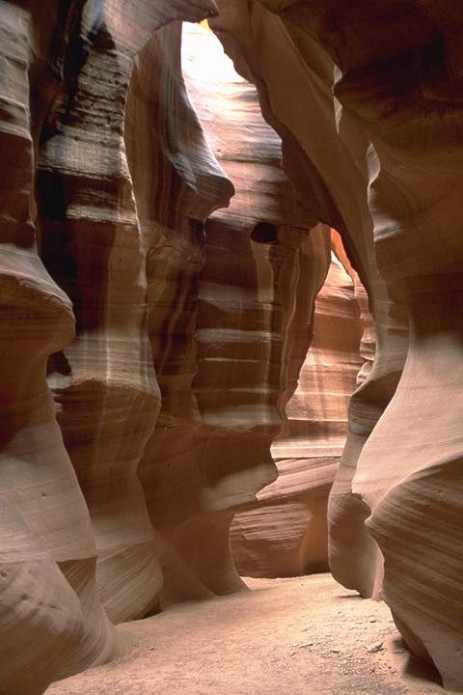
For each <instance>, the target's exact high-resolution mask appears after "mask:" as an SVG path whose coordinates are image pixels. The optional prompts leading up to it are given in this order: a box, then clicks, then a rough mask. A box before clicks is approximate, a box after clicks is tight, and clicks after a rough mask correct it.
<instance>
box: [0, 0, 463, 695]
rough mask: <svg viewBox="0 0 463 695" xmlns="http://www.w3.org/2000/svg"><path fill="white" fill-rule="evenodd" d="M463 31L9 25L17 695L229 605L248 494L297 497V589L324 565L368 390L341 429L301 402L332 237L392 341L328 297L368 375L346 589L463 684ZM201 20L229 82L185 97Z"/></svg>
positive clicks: (84, 12) (121, 12) (193, 15)
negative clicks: (181, 618)
mask: <svg viewBox="0 0 463 695" xmlns="http://www.w3.org/2000/svg"><path fill="white" fill-rule="evenodd" d="M460 9H461V8H460V7H459V4H458V3H457V2H456V0H435V1H434V0H409V2H402V1H401V0H368V1H367V0H353V1H352V2H350V3H339V2H335V0H323V1H321V0H314V1H311V2H308V0H307V1H303V0H299V1H298V0H261V1H257V0H252V1H251V2H249V1H248V0H216V1H215V2H214V0H193V2H187V1H186V0H160V1H159V2H156V3H149V2H147V1H146V0H134V1H133V2H130V3H128V2H121V0H87V2H84V0H65V1H64V2H58V0H55V1H52V2H48V3H36V2H32V0H21V1H19V0H18V1H17V2H16V1H11V2H6V1H5V0H4V1H0V32H1V36H2V40H1V42H0V53H1V56H2V59H1V61H0V97H1V98H0V144H1V148H2V149H1V153H2V171H1V173H0V221H1V223H0V244H1V250H2V253H1V254H0V288H1V293H0V313H1V317H2V322H1V333H0V346H1V361H0V396H1V399H0V408H1V428H0V462H1V463H0V480H1V503H2V520H3V524H2V527H1V530H0V534H1V539H2V544H1V550H0V564H1V568H0V594H1V599H0V637H1V639H0V664H1V668H0V691H1V692H2V693H5V695H13V693H14V694H15V695H16V694H17V693H21V694H24V695H28V694H29V693H31V694H34V693H41V692H43V691H44V689H45V688H46V686H47V684H48V683H49V682H50V681H51V680H52V679H53V678H57V677H59V676H62V675H66V674H68V673H72V672H75V671H77V670H81V669H84V668H87V667H89V666H92V665H95V664H98V663H103V662H105V661H107V660H109V659H111V658H114V657H116V656H118V655H120V654H123V653H124V651H125V650H126V649H127V648H128V645H127V644H126V642H125V641H124V640H123V639H122V638H121V637H120V635H119V634H118V632H117V630H116V629H115V627H114V623H116V622H118V621H120V620H128V619H134V618H138V617H141V616H143V615H146V614H149V613H152V612H155V611H157V610H158V609H159V608H160V607H162V605H163V604H165V603H167V602H170V601H176V600H180V599H184V598H194V597H200V596H212V595H215V594H221V593H227V592H229V591H235V590H238V589H240V588H242V582H241V580H240V578H239V576H238V573H237V571H236V568H235V566H234V564H233V561H232V556H231V551H230V543H229V528H230V524H231V521H232V518H233V516H234V515H235V514H236V513H237V512H239V513H241V514H242V513H246V514H247V515H248V518H249V514H251V516H252V512H251V511H250V510H251V508H252V505H254V504H255V501H256V495H257V496H258V497H259V501H258V504H257V508H255V509H267V510H268V509H271V510H272V512H271V514H273V512H274V511H275V510H274V509H273V508H274V507H277V506H278V505H279V504H280V502H279V501H278V500H282V499H285V501H286V500H288V501H290V504H289V510H290V517H291V518H290V522H291V523H290V524H289V526H290V527H292V528H294V529H295V532H294V535H293V536H292V539H291V540H288V541H286V540H285V541H284V545H285V548H286V549H287V550H288V558H287V562H288V565H290V564H291V563H292V565H293V566H295V567H297V568H298V571H303V570H304V569H317V568H319V567H323V566H324V563H325V562H326V556H325V555H324V552H325V550H324V544H322V543H321V538H322V537H324V536H323V534H325V535H326V527H324V521H323V514H322V509H323V506H324V505H325V501H323V502H322V503H320V500H326V491H327V485H328V478H329V479H330V480H331V477H332V473H333V458H332V456H331V453H329V452H330V451H332V450H333V448H334V450H335V451H336V456H335V457H334V458H338V455H339V453H340V448H341V438H342V432H341V430H342V428H343V427H345V421H343V416H342V415H341V401H342V402H344V403H345V402H346V399H347V395H348V391H349V389H350V388H352V387H353V380H354V371H355V369H354V368H352V360H348V362H349V366H350V369H349V370H347V369H346V370H344V368H343V376H342V377H341V376H340V372H339V371H338V369H337V368H336V370H333V372H332V376H333V384H335V385H334V386H333V390H334V391H335V393H338V395H339V399H338V398H337V397H336V396H334V397H333V400H332V401H331V400H330V401H329V403H330V405H329V406H328V405H327V404H326V403H323V404H322V403H321V401H323V394H324V392H325V389H326V387H325V385H323V386H322V390H321V391H320V390H318V389H315V388H314V383H315V381H316V380H315V379H314V378H313V375H311V376H310V380H309V381H307V379H308V375H309V374H310V372H311V370H312V367H313V365H314V364H317V373H323V370H320V362H321V363H322V366H323V361H324V359H325V357H324V356H323V357H321V353H320V352H317V351H320V350H323V347H322V346H323V341H324V340H326V341H328V343H329V344H330V345H331V344H332V339H331V337H330V336H331V335H332V333H331V331H332V329H330V328H329V327H328V324H327V323H326V321H325V324H326V325H325V327H324V321H322V317H323V316H324V315H325V314H324V309H323V308H322V306H323V301H324V299H323V295H322V296H321V298H320V304H319V306H320V307H321V311H320V314H319V316H320V319H319V326H318V329H317V323H316V321H315V322H314V318H313V303H314V299H315V296H316V294H317V292H318V291H319V289H320V287H321V285H322V284H323V282H324V279H325V276H326V274H327V272H328V270H329V259H330V256H329V251H330V243H329V237H328V232H327V229H328V226H329V227H334V228H336V229H337V230H338V231H339V233H340V234H341V237H342V241H343V245H344V248H345V250H346V253H347V256H348V258H349V261H350V263H351V264H352V266H353V267H354V268H355V270H356V272H357V273H358V276H359V278H360V280H361V283H362V284H363V286H364V287H365V290H366V293H367V295H368V304H369V308H370V310H371V313H372V316H373V320H374V334H375V336H376V338H375V340H376V350H375V355H374V359H372V349H371V348H372V344H373V342H374V341H373V331H372V329H371V327H370V326H367V328H366V330H364V333H363V337H362V339H361V342H360V348H358V349H355V350H354V347H353V342H354V336H355V344H356V345H357V342H358V340H359V337H360V336H359V313H358V309H356V310H355V312H354V311H353V309H354V306H359V307H360V314H362V315H363V316H366V300H365V296H364V295H363V294H362V288H361V285H360V283H359V282H358V281H357V280H356V279H355V275H354V274H352V276H351V280H348V279H347V278H346V277H345V276H343V277H342V278H341V277H338V279H337V280H336V281H335V283H334V286H335V287H336V288H338V289H336V292H335V294H336V293H338V300H339V291H340V290H339V288H340V287H344V290H345V291H346V292H347V296H348V299H347V298H346V295H345V294H344V290H343V292H342V293H341V294H343V297H344V299H345V302H346V307H349V309H348V311H347V314H348V315H352V321H353V325H352V323H351V320H350V319H349V327H350V328H349V331H352V332H347V333H346V334H345V335H344V336H343V339H344V340H345V341H346V342H345V344H344V341H340V343H339V345H341V344H342V346H343V347H342V350H341V349H340V350H339V353H340V354H341V355H348V354H349V355H353V354H355V357H354V358H353V361H354V362H355V364H356V365H357V364H359V354H360V355H361V356H362V357H363V358H365V360H366V361H365V364H364V366H363V367H362V369H361V372H360V375H359V377H358V379H357V383H356V386H355V390H354V393H353V395H352V397H351V399H350V402H349V414H348V426H347V439H346V444H345V446H344V448H343V452H342V455H341V456H340V462H339V468H338V472H337V474H336V477H335V480H334V484H333V487H332V490H331V494H330V498H329V504H328V517H329V518H328V531H329V562H330V567H331V571H332V572H333V574H334V576H335V577H336V578H337V579H338V580H339V581H340V582H342V583H344V584H345V585H346V586H348V587H350V588H355V589H357V590H358V591H359V592H360V593H361V594H362V595H367V596H370V595H378V596H379V595H380V594H381V595H382V596H383V597H384V598H385V600H386V601H387V602H388V604H389V605H390V607H391V610H392V612H393V614H394V618H395V620H396V622H397V625H398V626H399V628H400V630H401V632H402V634H403V636H404V638H405V639H406V641H407V642H408V644H409V645H410V647H411V648H412V650H413V651H414V652H415V653H416V654H418V655H420V656H423V657H425V658H428V659H430V660H431V661H433V662H434V663H435V664H436V666H437V668H438V669H439V671H440V673H441V675H442V677H443V680H444V684H445V686H446V687H448V688H453V689H459V688H460V689H461V688H462V687H463V671H462V661H461V658H460V656H461V655H460V649H461V642H462V637H463V635H462V633H461V630H462V628H461V626H462V625H463V614H462V606H463V592H462V584H461V552H460V548H461V546H462V541H463V539H462V530H461V523H460V518H461V512H462V508H461V507H462V503H461V498H462V496H461V487H462V480H461V477H462V476H461V470H460V469H461V466H460V458H461V443H460V438H459V434H458V433H459V424H460V420H461V417H460V416H461V413H460V410H461V406H460V402H461V399H460V397H459V390H460V389H459V387H460V380H461V372H462V370H461V368H460V363H461V355H460V343H461V335H462V326H461V316H462V311H461V306H460V304H461V302H460V294H461V272H462V242H461V235H460V233H459V226H460V217H461V215H460V210H459V208H460V200H461V193H462V192H461V190H460V189H461V186H462V183H461V174H460V171H461V161H460V160H461V146H460V143H461V137H460V128H461V126H460V122H461V118H460V103H461V80H460V78H459V76H460V73H461V64H462V60H461V48H460V45H461V41H460V39H461V18H460ZM212 15H214V16H215V18H214V20H213V21H212V22H211V25H212V26H213V28H214V31H216V33H217V35H218V37H219V38H220V40H221V41H222V42H223V45H224V47H225V49H226V51H227V52H228V54H229V55H230V56H231V57H232V59H233V61H234V63H235V66H236V68H237V70H238V72H239V73H240V74H241V76H242V77H243V78H244V79H241V78H239V77H237V76H236V75H233V76H232V73H231V72H230V71H229V72H228V73H227V74H228V77H227V78H220V77H219V76H218V74H217V68H218V66H219V63H220V60H223V59H220V60H219V59H218V58H217V59H210V60H209V62H207V63H206V67H207V77H206V78H203V77H201V75H200V74H199V73H198V72H195V61H199V53H200V48H199V38H198V37H199V34H198V32H199V29H196V30H195V31H196V34H195V31H193V32H192V33H191V36H192V43H191V47H192V52H190V53H188V52H187V56H186V63H184V67H183V69H182V66H181V52H180V48H181V25H180V23H179V20H184V19H186V20H193V21H195V20H198V19H202V18H204V17H206V16H212ZM195 37H196V38H195ZM211 41H215V39H214V37H213V36H212V35H211V34H208V35H207V38H206V39H204V42H205V43H204V45H206V43H207V42H211ZM201 45H203V43H202V44H201ZM201 50H202V49H201ZM188 56H189V57H190V63H189V64H188ZM196 67H197V66H196ZM183 73H184V74H183ZM202 74H204V73H202ZM192 102H193V103H192ZM259 110H261V113H262V116H263V118H262V116H261V113H260V112H259ZM264 119H265V120H264ZM270 126H271V127H270ZM272 127H273V129H274V130H272ZM274 131H276V133H277V134H278V136H279V137H277V135H276V134H275V132H274ZM280 138H281V139H280ZM281 159H283V164H284V169H285V171H286V174H284V173H283V169H282V168H281V163H280V160H281ZM234 192H235V195H234V197H232V196H233V193H234ZM230 199H232V202H231V204H230V205H229V202H230ZM228 205H229V207H227V206H228ZM336 244H337V246H336V248H337V254H338V257H342V254H343V253H344V251H343V249H342V248H341V247H340V246H339V243H338V242H336ZM344 267H345V268H347V267H348V264H347V263H344ZM338 270H340V269H339V268H338ZM333 272H334V271H333ZM336 272H337V271H336ZM338 275H339V273H338ZM332 277H333V274H332V275H331V277H330V278H329V282H328V285H327V287H326V290H328V288H329V283H330V282H331V278H332ZM339 283H340V284H339ZM347 287H348V288H349V289H348V290H347V289H346V288H347ZM344 299H343V302H344ZM338 300H336V301H338ZM354 300H355V301H354ZM335 304H336V302H335ZM354 314H355V317H354ZM333 320H334V318H333ZM338 320H340V319H336V321H338ZM409 325H410V329H409ZM314 330H315V344H314V352H313V353H312V357H309V359H308V360H306V362H305V367H302V366H303V365H304V360H305V358H306V354H307V349H308V346H309V344H310V342H311V340H312V337H313V335H312V334H313V332H314ZM317 330H318V331H319V333H318V335H317ZM323 336H325V337H323ZM351 340H352V344H351ZM338 356H339V355H338ZM343 362H345V359H344V358H343V357H342V356H341V358H340V360H339V362H336V364H342V363H343ZM311 365H312V366H311ZM301 367H302V376H301V378H300V387H299V391H297V390H296V386H297V380H298V376H299V372H300V370H301ZM344 379H346V380H347V381H348V382H349V384H351V386H349V385H348V384H347V383H344ZM329 388H331V387H329ZM304 391H307V394H309V393H310V394H311V396H310V399H309V396H308V395H307V396H305V395H304V396H303V395H302V394H303V392H304ZM314 391H315V394H314ZM293 394H294V395H293ZM330 398H331V397H330ZM301 400H302V402H303V405H300V403H301ZM307 401H309V402H307ZM331 404H332V405H331ZM302 408H303V410H304V418H305V419H304V420H298V418H299V417H300V412H301V409H302ZM310 408H312V413H313V414H312V416H311V415H310ZM332 412H335V413H336V416H335V417H334V421H335V422H333V421H331V416H330V413H332ZM299 422H304V428H305V427H306V426H308V425H310V426H311V427H309V429H311V436H310V437H307V439H306V437H305V433H304V442H306V443H305V444H304V447H307V448H306V450H305V453H304V460H305V461H309V462H310V465H306V464H304V475H303V476H301V478H300V484H301V486H303V488H301V490H302V489H303V492H301V491H300V488H299V482H296V484H295V485H293V482H294V481H295V480H296V478H298V479H299V475H298V472H297V471H298V467H299V463H297V464H296V466H295V467H293V461H294V460H298V457H296V456H295V455H294V449H291V450H290V447H289V440H288V437H289V438H290V439H291V442H292V443H291V446H293V441H294V439H298V437H295V436H294V435H295V433H298V432H299V424H297V425H296V423H299ZM282 425H283V426H284V427H285V428H286V429H283V437H285V436H286V440H285V439H284V438H283V439H280V440H278V443H277V444H275V448H274V457H275V459H276V462H277V465H279V466H280V467H281V470H282V472H283V473H284V474H282V475H281V477H280V478H279V479H278V482H276V483H275V482H273V483H272V482H271V481H272V480H273V479H274V478H275V477H276V474H277V467H276V466H275V464H274V462H273V460H272V459H271V456H270V447H271V445H272V442H273V440H274V439H275V437H276V436H277V435H278V433H279V432H280V429H281V427H282ZM322 432H323V433H322ZM307 434H309V433H307ZM312 435H313V436H312ZM325 435H326V436H325ZM285 442H286V443H285ZM299 443H300V442H299ZM317 447H318V449H317ZM330 447H332V449H331V450H330ZM322 452H323V455H322V456H319V455H318V454H320V453H322ZM321 460H322V461H323V464H324V465H323V466H321V465H320V463H321ZM289 461H291V464H289V463H288V462H289ZM312 464H313V465H312ZM325 476H326V477H325ZM302 478H303V480H302ZM269 483H270V486H269V487H265V486H266V485H268V484H269ZM262 488H264V492H261V493H259V491H260V490H261V489H262ZM296 488H297V490H296ZM293 493H294V494H293ZM274 495H277V496H276V497H275V496H274ZM319 495H320V496H319ZM296 500H297V501H296ZM271 514H270V517H269V516H268V514H267V517H266V518H267V519H268V518H271ZM264 516H265V515H264ZM241 518H245V517H241ZM236 523H238V522H236ZM271 524H273V521H271ZM271 524H270V525H271ZM311 527H312V528H311ZM313 528H315V529H317V530H316V532H315V533H314V535H313V540H312V536H311V533H312V530H313ZM235 529H236V526H235ZM234 534H235V531H234ZM234 538H235V541H236V535H235V536H234ZM235 541H234V542H235ZM278 542H279V543H281V541H278ZM291 544H292V546H291ZM289 546H291V549H289ZM280 547H281V545H280ZM271 552H273V553H274V554H275V551H274V550H272V551H271ZM266 561H267V560H266ZM272 562H273V560H272V561H269V564H272Z"/></svg>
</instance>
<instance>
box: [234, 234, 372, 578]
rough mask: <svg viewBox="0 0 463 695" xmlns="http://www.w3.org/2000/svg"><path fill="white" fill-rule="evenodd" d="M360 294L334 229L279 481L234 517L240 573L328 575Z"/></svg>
mask: <svg viewBox="0 0 463 695" xmlns="http://www.w3.org/2000/svg"><path fill="white" fill-rule="evenodd" d="M340 251H341V252H340ZM336 252H337V253H339V255H340V259H341V260H340V259H339V258H338V257H337V256H336ZM343 264H345V267H344V265H343ZM356 288H357V290H356ZM361 291H362V288H361V285H360V282H359V280H358V277H357V275H356V273H355V271H353V270H352V268H351V266H350V264H349V262H348V260H347V258H346V257H345V254H343V253H342V249H341V248H340V239H339V235H338V234H337V233H336V232H334V231H332V253H331V263H330V268H329V271H328V275H327V277H326V280H325V283H324V285H323V288H322V289H321V291H320V293H319V294H318V296H317V298H316V300H315V307H314V318H313V339H312V342H311V345H310V349H309V351H308V353H307V355H306V358H305V360H304V363H303V364H302V366H301V370H300V373H299V380H298V385H297V388H296V391H295V392H294V394H293V396H292V397H291V399H290V400H289V401H288V403H287V405H286V413H285V420H284V425H283V430H282V432H281V433H280V435H279V437H278V438H277V439H276V440H275V441H274V443H273V445H272V449H271V452H272V457H273V459H274V461H275V464H276V466H277V468H278V478H277V479H276V480H275V481H274V482H273V483H271V484H270V485H268V486H266V487H265V488H263V489H262V490H260V491H259V492H258V493H257V500H258V502H257V503H256V504H255V505H253V506H252V508H250V509H248V510H246V511H244V512H242V513H240V514H237V515H236V516H235V518H234V521H233V524H232V527H231V542H232V548H233V552H234V557H235V561H236V564H237V567H238V568H239V570H240V572H241V574H243V575H246V576H264V577H265V576H268V577H282V576H294V575H299V574H309V573H312V572H326V571H328V527H327V503H328V494H329V491H330V489H331V486H332V484H333V481H334V478H335V475H336V472H337V469H338V466H339V461H340V458H341V455H342V450H343V447H344V443H345V440H346V434H347V409H348V402H349V398H350V396H351V394H352V392H353V391H354V389H355V386H356V380H357V375H358V373H359V370H360V368H361V367H362V366H363V357H362V355H361V354H360V344H361V339H362V336H363V335H364V333H365V334H366V331H367V328H368V323H367V321H368V316H369V315H368V310H367V307H366V306H365V301H364V299H365V297H364V296H362V295H359V293H360V292H361ZM363 295H364V293H363ZM362 307H363V308H364V309H366V312H365V313H364V314H362V313H361V310H362ZM373 349H374V346H373Z"/></svg>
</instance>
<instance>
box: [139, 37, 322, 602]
mask: <svg viewBox="0 0 463 695" xmlns="http://www.w3.org/2000/svg"><path fill="white" fill-rule="evenodd" d="M184 31H185V36H184V43H185V50H184V73H185V79H186V83H187V87H188V91H189V94H190V97H191V98H192V100H193V103H194V105H195V109H196V111H197V113H198V116H199V118H200V120H201V124H202V126H203V127H204V129H205V132H206V136H207V138H208V141H209V144H210V147H211V148H212V150H213V151H214V152H215V153H216V154H217V157H218V161H219V163H220V164H221V165H222V167H223V169H224V171H225V173H226V174H227V175H228V176H229V178H230V180H232V181H233V184H234V186H235V189H236V192H235V196H234V197H233V199H232V201H231V204H230V207H229V208H228V209H227V210H226V211H217V212H213V213H212V214H211V215H210V217H209V219H208V220H207V222H206V224H205V227H204V232H203V225H202V222H203V221H205V217H206V215H207V213H209V212H210V210H211V208H212V204H211V203H210V204H209V206H208V207H207V208H206V207H205V208H204V210H200V213H201V215H199V214H198V213H197V212H196V213H195V211H191V210H190V208H188V207H187V205H186V203H185V205H184V207H183V208H181V209H179V211H178V215H177V219H176V221H175V227H176V230H178V229H179V228H180V229H182V228H183V229H184V230H185V231H184V233H183V237H181V238H179V237H178V235H177V236H176V237H174V236H173V234H172V232H171V231H170V230H169V224H173V222H172V221H169V219H166V218H162V216H161V214H160V212H159V211H158V212H157V213H156V216H155V217H154V216H153V217H154V219H156V220H157V224H161V225H162V227H163V231H161V236H162V235H164V239H165V241H162V242H161V243H163V244H164V245H165V246H164V251H162V253H163V257H164V259H165V263H164V265H163V266H160V265H159V264H156V263H154V264H153V272H156V268H157V273H158V275H157V276H155V275H153V284H152V294H151V295H150V302H152V304H151V307H152V308H151V314H150V316H151V318H150V335H151V338H152V346H153V353H154V356H155V365H156V372H157V374H158V379H159V383H160V386H161V393H162V396H163V398H162V408H161V413H160V416H159V419H158V427H157V428H156V431H155V433H154V435H153V437H152V438H151V440H150V442H149V443H148V446H147V448H146V451H145V457H144V460H143V462H142V465H141V468H140V475H141V479H142V481H143V485H144V487H145V490H146V496H147V500H148V505H149V509H150V514H151V518H152V520H153V524H154V526H155V528H156V531H157V532H158V533H159V536H160V539H161V540H160V542H161V545H162V548H163V552H164V561H163V567H164V572H165V592H164V596H165V601H171V600H178V599H179V598H185V597H192V596H203V595H210V594H211V593H212V594H214V593H219V594H223V593H228V592H230V591H234V590H236V589H239V588H240V587H241V586H242V584H241V581H240V579H239V577H238V575H237V573H236V570H235V568H234V565H233V561H232V558H231V555H230V548H229V537H228V536H229V526H230V522H231V519H232V516H233V514H234V513H235V512H236V510H237V509H239V508H240V507H242V506H243V505H244V504H247V503H249V502H250V501H252V500H253V499H254V498H255V493H256V492H257V491H258V490H259V489H260V488H261V487H262V486H264V485H265V484H266V483H268V482H269V481H270V480H272V479H273V477H274V476H275V468H274V465H273V463H272V460H271V458H270V451H269V449H270V444H271V442H272V439H273V438H274V436H275V434H276V433H277V432H278V430H279V428H280V420H281V413H282V412H283V409H284V403H285V401H286V400H287V398H288V397H289V395H290V393H291V392H292V390H293V389H294V385H295V378H296V375H297V371H298V368H299V366H300V363H301V362H302V359H303V356H304V354H305V352H306V349H307V344H308V340H309V336H310V326H309V324H310V315H311V311H312V302H313V298H314V294H315V293H316V291H317V290H318V287H319V285H320V284H321V282H322V281H323V277H324V274H325V273H326V267H327V259H328V246H327V243H328V242H327V240H328V237H327V235H326V232H325V231H324V229H323V228H321V227H317V228H316V229H314V230H313V232H312V233H311V235H310V236H309V232H310V230H311V229H312V228H313V227H314V226H315V224H314V222H312V220H311V219H310V218H309V217H308V216H307V213H305V212H304V211H303V210H302V208H301V207H300V206H299V205H297V203H296V200H295V195H294V192H293V191H292V189H291V186H290V184H289V182H288V181H287V179H286V177H285V176H284V175H283V173H282V171H281V169H280V167H279V157H280V145H279V140H278V138H277V137H276V136H275V134H274V133H273V131H272V130H271V129H270V128H269V127H268V126H267V125H266V123H265V122H264V121H263V119H262V117H261V115H260V111H259V105H258V100H257V96H256V93H255V90H254V88H253V87H252V86H250V85H248V84H247V83H246V82H245V81H244V80H243V79H242V78H240V77H238V75H236V73H234V71H233V70H232V68H231V66H230V63H229V61H228V59H226V58H225V57H224V56H223V53H222V50H221V48H220V44H219V43H218V42H217V39H216V38H215V37H214V36H213V35H212V34H211V33H210V32H206V30H205V29H203V28H200V27H196V28H195V27H189V28H188V31H186V29H185V30H184ZM150 65H151V64H150ZM211 65H214V69H212V70H211ZM150 70H151V66H150ZM177 73H178V66H177ZM224 75H226V78H225V79H224ZM177 79H178V75H177ZM256 143H257V149H256ZM215 180H216V179H214V180H212V179H211V181H210V182H209V184H208V188H205V187H204V193H207V192H208V190H209V194H210V192H211V191H213V185H214V181H215ZM222 188H223V184H222ZM220 191H221V189H220V188H219V191H218V192H220ZM206 202H207V201H206ZM220 204H221V205H222V206H223V193H222V199H221V198H217V200H216V202H215V205H214V206H215V207H218V206H219V205H220ZM187 214H189V216H190V219H187ZM192 216H193V221H192V220H191V217H192ZM193 222H194V223H193ZM166 228H167V233H166V231H165V230H166ZM175 239H177V240H176V241H175ZM185 260H186V261H187V262H185ZM161 273H162V279H161V277H160V274H161ZM304 276H306V277H307V279H306V280H305V279H304ZM174 297H175V300H174V299H173V298H174ZM173 301H175V303H176V305H177V306H178V311H177V312H176V313H175V314H172V310H171V306H172V302H173ZM162 326H164V330H163V331H162V330H161V327H162ZM195 371H196V373H195ZM193 376H194V379H193Z"/></svg>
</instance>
